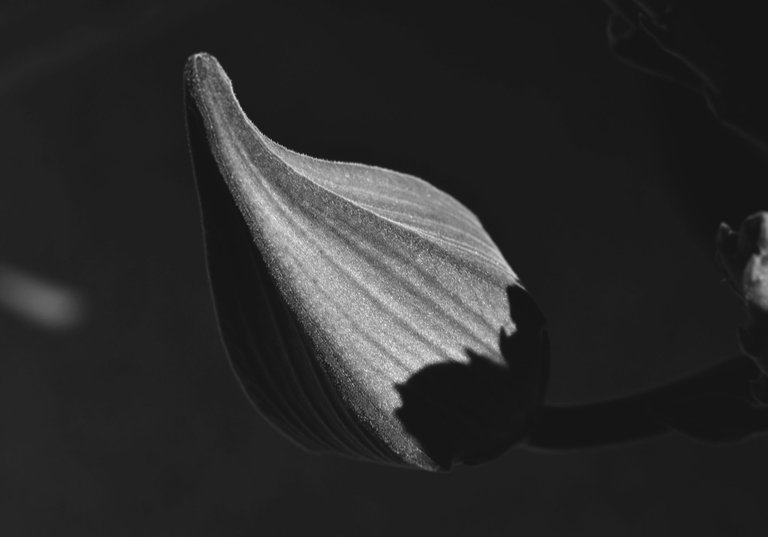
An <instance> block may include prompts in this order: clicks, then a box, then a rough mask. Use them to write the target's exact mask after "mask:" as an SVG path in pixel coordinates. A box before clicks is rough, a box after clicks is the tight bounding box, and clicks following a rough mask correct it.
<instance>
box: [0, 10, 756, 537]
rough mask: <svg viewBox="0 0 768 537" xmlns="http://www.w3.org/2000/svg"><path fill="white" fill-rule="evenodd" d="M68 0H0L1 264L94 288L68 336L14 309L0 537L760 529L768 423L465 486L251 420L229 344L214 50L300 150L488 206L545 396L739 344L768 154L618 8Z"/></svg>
mask: <svg viewBox="0 0 768 537" xmlns="http://www.w3.org/2000/svg"><path fill="white" fill-rule="evenodd" d="M63 4H64V3H61V5H60V4H59V3H54V2H43V1H38V2H35V1H26V2H22V1H18V2H5V3H3V5H2V7H0V170H2V172H0V177H1V178H2V180H1V181H0V268H3V270H12V271H15V272H17V273H18V272H23V273H25V274H29V275H32V276H34V277H36V278H40V279H44V280H46V281H49V282H55V284H56V285H60V286H62V287H64V288H66V289H69V290H70V291H71V292H72V293H75V294H76V295H77V297H79V300H80V301H81V302H82V304H83V313H82V315H81V317H80V318H79V320H73V322H71V323H70V324H69V325H67V326H66V327H63V328H59V329H55V330H54V329H51V328H50V327H47V326H46V325H44V324H40V323H36V322H33V321H30V320H28V319H25V318H23V317H21V316H19V315H17V314H15V313H14V310H13V309H12V308H11V307H4V305H3V304H2V303H0V352H2V356H1V357H0V435H1V436H0V532H2V533H3V534H4V535H78V536H85V535H113V536H118V535H163V536H165V535H183V536H194V535H201V536H203V535H221V536H234V535H266V536H271V535H290V536H293V535H306V534H310V533H312V532H313V533H314V534H316V535H329V536H339V537H341V536H358V535H372V536H376V535H404V536H405V535H445V536H452V535H483V536H501V535H536V536H538V535H542V536H549V535H553V536H560V535H568V536H570V535H585V536H586V535H588V536H602V535H605V536H617V535H622V536H623V535H630V536H635V535H655V536H664V535H680V534H689V535H699V536H706V535H713V536H715V535H718V536H719V535H739V536H740V535H764V532H765V528H766V527H768V511H766V510H765V508H764V506H765V501H766V499H768V493H766V487H765V478H766V475H768V470H767V469H766V465H765V454H766V448H767V447H768V443H767V442H766V440H765V439H755V440H751V441H749V442H746V443H743V444H739V445H734V446H730V447H719V448H715V447H710V446H704V445H700V444H697V443H695V442H693V441H691V440H688V439H685V438H682V437H678V436H668V437H664V438H659V439H654V440H650V441H646V442H642V443H638V444H634V445H629V446H625V447H621V448H615V449H608V450H598V451H591V452H581V453H568V454H559V455H553V454H543V453H532V452H526V451H522V450H513V451H511V452H509V453H508V454H507V455H505V456H504V457H502V458H501V459H499V460H497V461H495V462H493V463H491V464H488V465H485V466H481V467H475V468H459V469H458V470H456V471H454V472H453V473H452V474H448V475H432V474H427V473H422V472H415V471H407V470H398V469H392V468H386V467H379V466H373V465H365V464H362V463H357V462H352V461H347V460H344V459H336V458H332V457H319V456H314V455H311V454H307V453H305V452H303V451H301V450H300V449H298V448H296V447H294V445H293V444H291V443H290V442H289V441H288V440H286V439H285V438H284V437H282V436H281V435H280V434H279V433H277V432H276V431H274V430H273V429H272V428H271V427H269V426H268V425H267V424H266V423H265V422H264V421H263V420H262V419H261V418H260V417H259V415H258V414H257V413H256V412H255V411H254V410H253V408H252V407H251V406H250V405H249V403H248V402H247V400H246V398H245V396H244V395H243V393H241V390H240V388H239V386H238V384H237V382H236V380H235V377H234V375H233V374H232V372H231V371H230V367H229V365H228V363H227V361H226V358H225V355H224V352H223V348H222V345H221V344H220V342H219V339H218V335H217V330H216V325H215V320H214V315H213V310H212V304H211V298H210V296H209V291H208V287H207V282H206V274H205V265H204V258H203V242H202V234H201V228H200V218H199V213H198V207H197V200H196V194H195V191H194V183H193V179H192V170H191V164H190V159H189V156H188V153H187V148H186V140H185V136H186V134H185V130H184V111H183V106H182V70H183V66H184V62H185V59H186V57H187V56H188V55H190V54H192V53H194V52H198V51H207V52H210V53H212V54H214V55H215V56H216V57H217V58H218V59H219V61H220V62H221V63H222V65H223V66H224V68H225V69H226V70H227V72H228V73H229V75H230V77H231V78H232V80H233V82H234V85H235V90H236V92H237V94H238V97H239V99H240V102H241V104H242V105H243V107H244V109H245V110H246V112H247V113H248V114H249V116H250V118H251V119H252V120H253V122H254V123H255V124H256V125H258V126H259V128H260V129H261V130H262V131H263V132H264V133H265V134H267V136H269V137H271V138H272V139H274V140H276V141H278V142H280V143H281V144H283V145H285V146H287V147H289V148H291V149H294V150H297V151H299V152H302V153H307V154H310V155H313V156H318V157H322V158H328V159H333V160H344V161H357V162H364V163H370V164H376V165H380V166H384V167H388V168H392V169H396V170H399V171H403V172H408V173H412V174H414V175H417V176H420V177H422V178H424V179H426V180H428V181H429V182H431V183H432V184H434V185H436V186H437V187H438V188H441V189H443V190H445V191H447V192H449V193H450V194H452V195H454V196H455V197H457V198H458V199H459V200H461V201H462V202H464V203H465V204H466V205H467V206H468V207H469V208H470V209H472V210H473V211H475V212H476V213H477V214H478V215H479V216H480V218H481V220H482V221H483V223H484V225H485V227H486V229H487V230H488V231H489V232H490V234H491V236H492V237H494V239H495V241H496V242H497V244H498V245H499V247H500V248H501V250H502V251H503V252H504V254H505V256H506V258H507V259H508V261H509V262H510V264H511V265H512V267H513V268H514V269H515V270H516V271H517V273H518V274H519V275H520V276H521V278H522V280H523V283H524V284H525V285H526V287H527V288H528V289H529V290H530V291H531V293H532V294H533V296H534V297H535V298H536V300H537V302H538V303H539V305H540V306H541V308H542V310H543V311H544V312H545V313H546V315H547V317H548V319H549V325H550V331H551V336H552V344H553V358H552V377H551V383H550V390H549V393H548V400H549V401H553V402H585V401H592V400H598V399H601V398H605V397H610V396H613V395H618V394H622V393H626V392H628V391H631V390H634V389H638V388H642V387H644V386H649V385H653V384H656V383H659V382H663V381H666V380H668V379H671V378H674V377H676V376H679V375H682V374H684V373H685V372H687V371H690V370H692V369H697V368H699V367H703V366H706V365H708V364H712V363H714V362H717V361H718V360H719V359H722V358H726V357H728V356H731V355H733V354H735V353H736V352H737V350H738V349H737V345H736V339H735V328H736V327H737V326H738V325H739V323H740V322H741V320H742V316H741V312H740V310H739V304H738V302H737V301H736V299H735V298H734V296H732V294H731V293H729V291H728V290H727V289H726V288H725V285H724V284H723V283H722V281H721V277H720V274H719V272H718V270H717V267H716V265H715V262H714V257H713V246H712V242H713V241H712V238H713V235H714V230H715V227H716V225H717V223H718V222H719V221H720V220H726V221H729V222H730V223H732V224H737V223H738V221H739V220H740V219H741V218H743V217H744V216H746V215H747V214H748V213H749V212H751V211H754V210H756V209H760V208H762V209H765V208H766V207H765V206H762V207H761V206H760V199H761V198H760V196H759V194H760V193H759V192H755V191H754V185H755V184H757V181H760V180H762V179H761V178H762V174H764V172H765V166H764V165H763V164H762V163H761V162H760V161H759V160H758V159H757V158H756V157H755V156H754V154H753V153H752V152H750V151H749V150H748V149H746V147H745V146H743V145H742V143H741V142H740V141H739V140H738V139H737V138H735V137H734V136H732V135H731V134H730V133H729V132H727V131H726V130H724V129H722V128H721V127H720V126H719V125H718V124H717V122H716V121H715V120H714V119H713V118H712V117H711V115H710V114H709V112H708V110H707V109H706V106H705V105H704V102H703V100H702V99H701V98H700V97H699V96H698V95H696V94H695V93H692V92H689V91H687V90H684V89H678V88H676V87H674V86H672V85H670V84H669V83H667V82H664V81H660V80H656V79H653V78H649V77H648V76H647V75H644V74H641V73H639V72H636V71H633V70H632V69H630V68H628V67H627V66H625V65H624V64H622V63H620V62H619V61H618V60H617V59H616V58H614V57H613V56H611V54H610V53H609V51H608V47H607V44H606V37H605V21H606V17H607V15H608V9H607V8H606V7H605V6H604V5H602V4H600V3H598V2H592V3H589V4H584V3H580V2H567V1H565V0H562V1H557V2H541V3H535V2H528V3H525V4H524V3H520V2H516V3H514V5H512V6H507V7H503V8H502V7H499V6H497V5H496V4H495V3H494V4H492V3H490V2H488V3H485V2H475V3H473V4H472V7H471V9H469V7H466V8H461V7H449V6H440V7H438V8H435V9H428V8H426V7H423V8H419V9H414V7H413V6H411V5H409V4H408V3H406V2H387V3H381V4H369V5H368V7H366V8H365V9H363V8H360V7H359V6H357V5H355V4H353V3H351V2H342V1H336V2H323V3H320V2H297V1H284V2H277V1H262V2H244V3H239V2H232V1H230V2H207V1H204V0H197V1H187V2H180V1H173V0H170V1H165V2H149V1H143V2H110V3H104V2H100V3H94V2H85V1H70V2H67V3H66V4H67V5H66V6H65V5H63ZM763 199H764V198H763Z"/></svg>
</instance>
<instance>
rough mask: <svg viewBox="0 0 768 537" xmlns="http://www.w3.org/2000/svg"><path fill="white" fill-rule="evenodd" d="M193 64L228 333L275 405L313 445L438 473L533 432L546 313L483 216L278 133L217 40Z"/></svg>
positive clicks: (268, 413) (197, 144)
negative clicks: (212, 50) (269, 129)
mask: <svg viewBox="0 0 768 537" xmlns="http://www.w3.org/2000/svg"><path fill="white" fill-rule="evenodd" d="M185 75H186V89H187V105H188V106H187V109H188V128H189V137H190V146H191V148H192V154H193V159H194V164H195V173H196V179H197V185H198V191H199V194H200V201H201V207H202V212H203V220H204V229H205V233H206V250H207V259H208V267H209V275H210V279H211V285H212V288H213V294H214V300H215V304H216V310H217V315H218V319H219V324H220V328H221V332H222V337H223V340H224V342H225V345H226V348H227V351H228V354H229V356H230V359H231V361H232V363H233V366H234V368H235V371H236V373H237V375H238V377H239V378H240V380H241V382H242V384H243V386H244V388H245V390H246V392H247V393H248V395H249V396H250V397H251V399H252V400H253V402H254V403H255V405H256V406H257V407H258V408H259V409H260V410H261V412H262V413H263V414H264V415H265V417H266V418H267V419H269V420H270V421H271V422H272V423H273V424H274V425H275V426H276V427H277V428H279V429H280V430H281V431H283V432H284V433H285V434H286V435H288V436H289V437H290V438H291V439H293V440H294V441H296V442H298V443H299V444H300V445H302V446H304V447H306V448H308V449H311V450H315V451H328V452H333V453H338V454H343V455H347V456H351V457H355V458H362V459H365V460H371V461H376V462H382V463H390V464H399V465H406V466H415V467H419V468H424V469H430V470H435V469H448V468H450V467H451V466H452V465H453V464H455V463H462V462H463V463H478V462H484V461H486V460H488V459H490V458H493V457H495V456H497V455H499V454H500V453H503V452H504V451H506V449H508V448H509V447H510V446H511V445H513V444H514V443H516V442H518V441H519V440H521V439H522V437H523V436H524V434H525V431H526V428H527V425H528V423H529V421H530V419H531V418H532V416H533V415H534V414H535V411H536V410H537V409H538V408H539V406H540V404H541V398H542V395H543V391H544V386H545V383H546V366H547V360H548V349H547V339H546V331H545V328H544V320H543V317H542V315H541V314H540V313H539V311H538V309H537V308H536V306H535V305H534V304H533V302H532V301H531V300H530V297H528V295H527V293H526V292H525V291H524V290H523V288H522V287H521V286H520V284H519V282H518V279H517V277H516V275H515V273H514V272H513V271H512V269H511V268H510V267H509V265H508V264H507V262H506V261H505V260H504V258H503V256H502V254H501V252H500V251H499V249H498V248H497V247H496V245H495V244H494V243H493V241H492V240H491V239H490V237H489V236H488V234H487V233H486V232H485V230H484V229H483V227H482V225H481V224H480V221H479V220H478V219H477V217H476V216H475V215H474V214H473V213H472V212H471V211H469V210H468V209H467V208H466V207H464V206H463V205H462V204H461V203H459V202H458V201H456V200H455V199H454V198H452V197H451V196H449V195H447V194H445V193H444V192H441V191H440V190H438V189H436V188H434V187H432V186H431V185H429V184H428V183H426V182H424V181H422V180H420V179H418V178H416V177H413V176H409V175H405V174H401V173H397V172H394V171H390V170H385V169H382V168H377V167H373V166H364V165H360V164H348V163H339V162H329V161H324V160H319V159H315V158H312V157H308V156H305V155H300V154H297V153H295V152H293V151H290V150H288V149H286V148H284V147H282V146H280V145H278V144H277V143H275V142H273V141H271V140H269V139H268V138H267V137H266V136H264V135H263V134H262V133H261V132H259V130H258V129H256V127H255V126H254V125H253V124H252V123H251V122H250V120H249V119H248V118H247V117H246V115H245V113H244V112H243V111H242V109H241V108H240V106H239V104H238V102H237V99H236V98H235V95H234V92H233V90H232V85H231V82H230V80H229V78H228V77H227V75H226V74H225V72H224V71H223V69H222V68H221V66H220V65H219V64H218V62H217V61H216V60H215V59H214V58H213V57H211V56H209V55H207V54H197V55H194V56H192V57H191V58H190V59H189V61H188V64H187V69H186V73H185Z"/></svg>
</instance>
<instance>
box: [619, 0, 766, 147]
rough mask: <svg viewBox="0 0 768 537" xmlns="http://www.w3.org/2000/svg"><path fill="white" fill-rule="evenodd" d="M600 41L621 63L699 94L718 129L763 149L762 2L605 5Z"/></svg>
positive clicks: (627, 0) (660, 0)
mask: <svg viewBox="0 0 768 537" xmlns="http://www.w3.org/2000/svg"><path fill="white" fill-rule="evenodd" d="M605 2H606V4H608V5H609V6H610V7H611V10H612V12H611V15H610V17H609V20H608V41H609V44H610V47H611V49H612V50H613V52H614V53H615V54H616V55H617V56H618V57H620V58H621V59H623V60H625V61H626V62H627V63H629V64H631V65H633V66H635V67H637V68H639V69H641V70H643V71H645V72H647V73H651V74H654V75H658V76H661V77H664V78H667V79H669V80H671V81H673V82H677V83H679V84H682V85H684V86H686V87H689V88H692V89H694V90H696V91H698V92H700V93H701V94H702V96H703V97H704V99H705V100H706V102H707V105H708V106H709V108H710V110H711V111H712V113H713V114H714V115H715V116H716V117H717V119H718V120H720V121H721V122H722V123H723V124H725V125H727V126H728V127H730V128H732V129H734V130H735V131H736V132H738V133H739V134H740V135H741V136H742V137H744V138H745V139H747V140H748V141H750V142H751V143H752V144H753V145H754V146H756V147H758V148H759V149H761V150H763V151H768V105H767V104H766V100H765V94H766V91H768V85H766V79H765V78H766V77H765V76H763V69H762V62H763V60H764V58H765V51H766V50H768V38H767V37H766V33H765V31H764V29H763V27H764V17H762V10H761V9H760V8H761V7H762V5H761V4H760V3H759V2H750V1H747V0H732V1H729V2H725V1H710V2H697V1H691V0H676V1H675V0H605Z"/></svg>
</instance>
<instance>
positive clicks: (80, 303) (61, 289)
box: [0, 265, 86, 331]
mask: <svg viewBox="0 0 768 537" xmlns="http://www.w3.org/2000/svg"><path fill="white" fill-rule="evenodd" d="M0 309H5V310H7V311H9V312H10V313H12V314H13V315H16V316H18V317H21V318H24V319H26V320H28V321H30V322H32V323H34V324H36V325H39V326H41V327H43V328H46V329H49V330H55V331H66V330H70V329H73V328H75V327H77V326H78V325H79V324H81V323H82V322H83V321H84V319H85V316H86V306H85V301H84V300H83V297H82V296H81V295H80V293H78V292H77V291H75V290H74V289H71V288H70V287H68V286H65V285H62V284H60V283H56V282H52V281H49V280H47V279H44V278H41V277H39V276H36V275H33V274H31V273H29V272H27V271H23V270H20V269H18V268H15V267H10V266H3V265H0Z"/></svg>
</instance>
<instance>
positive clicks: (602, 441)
mask: <svg viewBox="0 0 768 537" xmlns="http://www.w3.org/2000/svg"><path fill="white" fill-rule="evenodd" d="M758 376H759V369H758V368H757V367H756V366H755V364H754V363H753V361H752V360H751V359H750V358H749V357H748V356H746V355H739V356H736V357H734V358H731V359H728V360H726V361H724V362H722V363H720V364H717V365H715V366H713V367H710V368H707V369H704V370H702V371H700V372H698V373H694V374H692V375H690V376H688V377H686V378H683V379H680V380H676V381H672V382H670V383H668V384H664V385H661V386H658V387H656V388H651V389H648V390H644V391H640V392H636V393H634V394H631V395H627V396H624V397H619V398H616V399H609V400H606V401H600V402H596V403H588V404H581V405H560V404H545V405H544V406H543V408H542V409H541V411H540V412H539V414H538V416H537V418H536V420H535V421H534V423H533V424H532V427H531V431H530V433H529V436H528V438H527V440H526V446H527V447H530V448H534V449H542V450H555V451H563V450H572V449H585V448H596V447H606V446H611V445H615V444H622V443H626V442H631V441H635V440H640V439H644V438H649V437H653V436H656V435H660V434H663V433H668V432H672V431H677V432H680V433H683V434H685V435H687V436H691V437H693V438H695V439H698V440H702V441H705V442H712V443H724V442H735V441H739V440H742V439H744V438H746V437H748V436H750V435H752V434H755V433H759V432H765V431H768V408H766V407H765V406H761V405H759V404H757V403H756V402H755V400H754V397H753V395H752V383H753V382H754V381H755V380H756V379H757V378H758Z"/></svg>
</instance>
